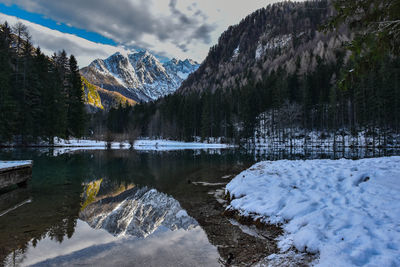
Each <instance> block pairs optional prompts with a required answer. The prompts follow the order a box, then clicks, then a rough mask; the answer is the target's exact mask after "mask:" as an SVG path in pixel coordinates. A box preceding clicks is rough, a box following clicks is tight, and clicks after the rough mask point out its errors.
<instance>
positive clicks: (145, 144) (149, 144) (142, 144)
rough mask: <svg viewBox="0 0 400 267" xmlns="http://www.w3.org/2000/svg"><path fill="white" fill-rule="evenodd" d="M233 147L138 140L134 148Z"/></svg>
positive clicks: (214, 144)
mask: <svg viewBox="0 0 400 267" xmlns="http://www.w3.org/2000/svg"><path fill="white" fill-rule="evenodd" d="M230 147H233V146H231V145H227V144H219V143H200V142H179V141H170V140H137V141H136V142H135V145H134V148H135V149H138V150H147V149H156V150H178V149H223V148H230Z"/></svg>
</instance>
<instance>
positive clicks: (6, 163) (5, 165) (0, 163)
mask: <svg viewBox="0 0 400 267" xmlns="http://www.w3.org/2000/svg"><path fill="white" fill-rule="evenodd" d="M29 164H32V161H31V160H23V161H22V160H21V161H0V169H7V168H14V167H19V166H24V165H29Z"/></svg>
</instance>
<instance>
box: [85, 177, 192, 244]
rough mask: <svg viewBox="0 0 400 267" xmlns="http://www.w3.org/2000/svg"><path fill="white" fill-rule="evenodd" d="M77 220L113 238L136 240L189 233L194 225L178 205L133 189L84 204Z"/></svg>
mask: <svg viewBox="0 0 400 267" xmlns="http://www.w3.org/2000/svg"><path fill="white" fill-rule="evenodd" d="M95 184H99V183H95ZM89 185H93V183H91V184H89ZM89 187H90V186H89ZM86 190H88V189H86ZM79 218H80V219H81V220H84V221H86V222H87V223H88V224H89V225H90V226H91V227H92V228H94V229H105V230H107V231H108V232H109V233H111V234H112V235H114V236H127V235H129V236H134V237H138V238H145V237H147V236H149V235H151V234H153V233H155V232H157V231H159V232H160V231H166V230H171V231H174V230H178V229H184V230H190V229H193V228H195V227H196V226H197V225H198V223H197V222H196V221H195V220H194V219H193V218H191V217H190V216H189V215H188V214H187V212H186V211H185V210H183V209H182V208H181V206H180V204H179V202H178V201H176V200H175V199H174V198H172V197H170V196H168V195H166V194H164V193H160V192H158V191H157V190H155V189H150V188H148V187H142V188H139V187H133V188H131V189H128V190H126V191H124V192H122V193H120V194H118V195H116V196H111V197H105V198H102V199H100V200H98V201H95V202H93V203H91V204H88V205H87V206H86V207H85V208H84V209H83V210H82V211H81V212H80V213H79Z"/></svg>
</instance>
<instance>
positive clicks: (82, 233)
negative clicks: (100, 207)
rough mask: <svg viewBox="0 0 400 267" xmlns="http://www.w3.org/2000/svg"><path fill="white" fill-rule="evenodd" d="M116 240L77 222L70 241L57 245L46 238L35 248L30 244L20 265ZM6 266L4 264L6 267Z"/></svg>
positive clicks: (57, 243) (83, 223) (106, 233)
mask: <svg viewBox="0 0 400 267" xmlns="http://www.w3.org/2000/svg"><path fill="white" fill-rule="evenodd" d="M115 240H116V238H115V237H114V236H112V235H111V234H109V233H108V232H107V231H105V230H94V229H92V228H91V227H90V226H89V225H87V223H85V222H83V221H81V220H78V221H77V225H76V228H75V233H74V235H73V236H72V237H71V238H70V239H64V240H63V242H62V243H59V242H58V241H57V240H55V239H51V238H50V237H46V238H44V239H43V240H40V241H39V242H38V243H37V244H36V246H35V247H33V245H32V244H30V246H29V248H28V250H27V251H26V253H25V255H23V257H24V258H25V259H24V260H23V262H22V265H24V266H26V265H31V264H35V263H37V262H41V261H44V260H47V259H51V258H55V257H59V256H62V255H67V254H71V253H74V252H76V251H79V250H82V249H85V248H88V247H91V246H94V245H100V244H106V243H110V242H113V241H115ZM12 257H13V255H12V254H11V255H9V256H8V259H7V260H6V261H8V262H9V263H12V261H13V260H12ZM7 265H8V264H6V266H7Z"/></svg>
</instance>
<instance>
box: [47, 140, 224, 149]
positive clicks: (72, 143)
mask: <svg viewBox="0 0 400 267" xmlns="http://www.w3.org/2000/svg"><path fill="white" fill-rule="evenodd" d="M106 145H107V142H105V141H96V140H77V139H70V140H64V139H59V138H55V139H54V146H58V147H68V148H93V149H104V148H106ZM229 147H231V146H230V145H227V144H220V143H200V142H178V141H170V140H147V139H145V140H137V141H135V143H134V146H133V148H134V149H136V150H180V149H223V148H229ZM111 148H112V149H128V148H130V144H129V143H127V142H112V143H111Z"/></svg>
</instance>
